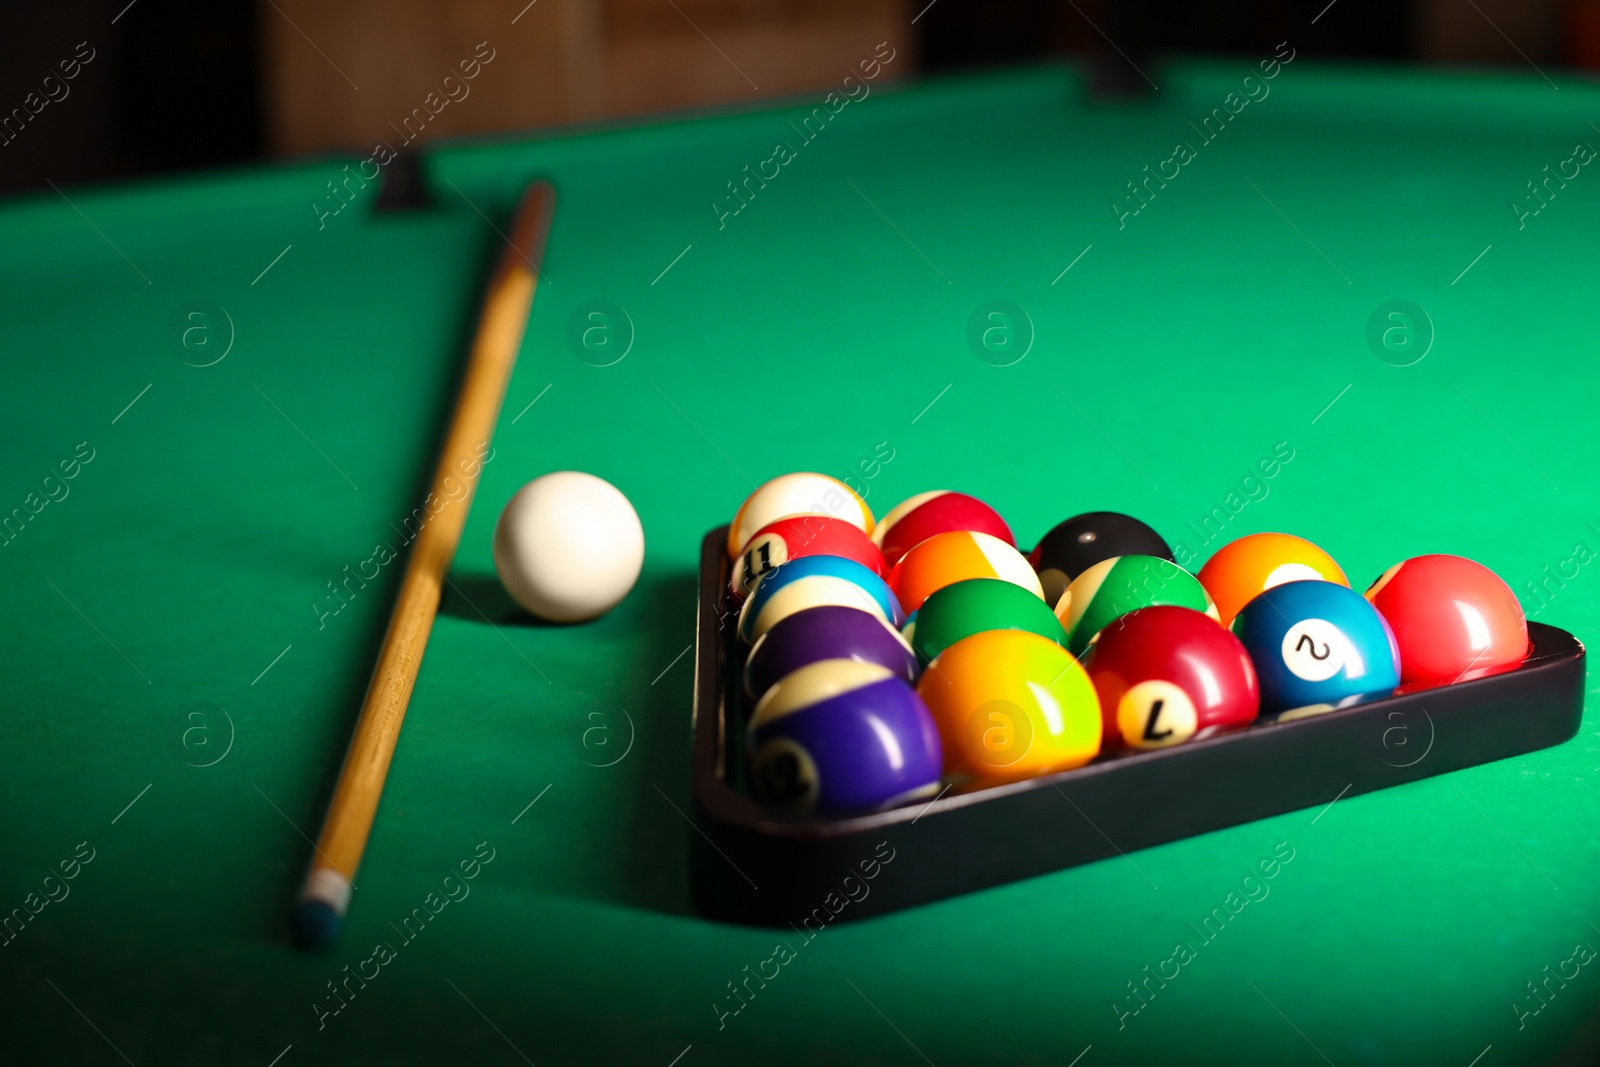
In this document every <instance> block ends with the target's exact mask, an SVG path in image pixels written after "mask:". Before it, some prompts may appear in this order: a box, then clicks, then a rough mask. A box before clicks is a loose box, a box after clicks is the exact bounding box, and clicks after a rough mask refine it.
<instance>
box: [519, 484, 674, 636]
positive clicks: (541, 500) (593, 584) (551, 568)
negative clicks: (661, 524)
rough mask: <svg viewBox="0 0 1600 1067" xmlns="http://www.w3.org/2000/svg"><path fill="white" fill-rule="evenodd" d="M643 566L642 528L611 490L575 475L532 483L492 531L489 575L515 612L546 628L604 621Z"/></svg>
mask: <svg viewBox="0 0 1600 1067" xmlns="http://www.w3.org/2000/svg"><path fill="white" fill-rule="evenodd" d="M642 566H644V527H643V526H641V525H639V514H638V512H636V511H634V510H633V505H632V504H630V503H629V502H628V498H627V497H625V496H623V495H622V493H621V491H620V490H618V489H617V487H616V486H614V485H612V484H611V483H610V482H608V481H606V480H605V479H603V478H596V477H595V476H594V475H592V474H584V473H583V472H582V471H557V472H555V473H554V474H546V475H544V476H543V477H542V478H535V479H534V480H533V481H531V482H529V483H528V484H527V485H525V486H523V487H522V488H521V489H518V490H517V493H516V495H515V496H513V497H512V498H511V500H510V501H509V502H508V503H507V504H506V507H505V510H504V511H502V512H501V513H500V519H499V521H498V522H496V523H495V527H494V569H495V570H496V571H497V572H499V575H500V582H501V584H502V585H504V586H505V587H506V592H508V593H510V594H511V599H512V600H515V601H516V602H517V603H518V604H520V605H522V607H524V608H526V609H528V610H529V611H531V612H532V613H533V614H535V615H537V616H539V617H540V618H541V619H548V620H549V621H551V622H583V621H584V620H586V619H593V618H596V617H598V616H600V615H604V614H605V613H606V612H608V611H610V610H611V609H612V608H614V607H616V605H617V604H618V603H619V602H620V601H621V600H622V598H623V597H625V596H627V595H628V591H629V590H630V589H632V588H633V583H634V582H635V581H637V580H638V578H639V569H640V568H641V567H642Z"/></svg>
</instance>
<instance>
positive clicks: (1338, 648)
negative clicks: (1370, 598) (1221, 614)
mask: <svg viewBox="0 0 1600 1067" xmlns="http://www.w3.org/2000/svg"><path fill="white" fill-rule="evenodd" d="M1232 628H1233V632H1234V635H1235V636H1237V637H1238V638H1239V640H1240V641H1242V642H1243V643H1244V647H1245V651H1247V652H1249V653H1250V661H1251V662H1252V663H1253V664H1255V668H1256V677H1257V679H1258V680H1259V681H1260V683H1261V712H1262V714H1263V715H1279V714H1281V713H1283V712H1285V711H1290V710H1293V709H1295V708H1306V707H1310V706H1312V705H1318V704H1329V705H1336V704H1338V703H1339V702H1340V701H1343V700H1345V699H1346V698H1348V697H1356V696H1363V695H1366V694H1373V693H1385V692H1388V691H1390V690H1392V689H1394V687H1395V686H1397V685H1399V684H1400V651H1399V648H1398V647H1397V646H1396V644H1395V637H1394V632H1393V631H1392V630H1390V629H1389V624H1388V623H1387V622H1385V621H1384V618H1383V616H1382V615H1379V614H1378V611H1377V609H1376V608H1374V607H1373V606H1372V605H1371V604H1369V603H1367V601H1366V600H1365V598H1363V597H1362V595H1361V594H1360V593H1357V592H1355V591H1354V590H1352V589H1347V588H1345V587H1344V586H1342V585H1335V584H1334V583H1332V582H1322V581H1300V582H1286V583H1284V584H1283V585H1279V586H1274V587H1273V588H1271V589H1268V590H1267V591H1266V592H1265V593H1262V594H1261V595H1260V596H1258V597H1256V598H1255V599H1254V600H1252V601H1250V603H1248V604H1246V605H1245V606H1244V610H1243V611H1241V612H1239V614H1238V615H1237V616H1235V618H1234V620H1233V627H1232Z"/></svg>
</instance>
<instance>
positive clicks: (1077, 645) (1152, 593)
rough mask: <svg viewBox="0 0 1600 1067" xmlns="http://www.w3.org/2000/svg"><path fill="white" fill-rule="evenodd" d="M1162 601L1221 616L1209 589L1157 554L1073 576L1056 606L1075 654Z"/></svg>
mask: <svg viewBox="0 0 1600 1067" xmlns="http://www.w3.org/2000/svg"><path fill="white" fill-rule="evenodd" d="M1161 604H1167V605H1170V606H1172V607H1178V608H1191V609H1193V610H1195V611H1201V612H1204V613H1206V614H1207V615H1210V616H1211V617H1212V618H1213V619H1215V618H1216V617H1217V609H1216V606H1215V605H1214V604H1212V603H1211V598H1210V597H1209V596H1207V595H1206V591H1205V588H1204V587H1203V586H1202V585H1201V584H1200V582H1199V581H1198V580H1197V579H1196V578H1195V576H1194V575H1192V574H1190V573H1189V572H1188V571H1186V570H1184V569H1183V568H1182V567H1180V566H1178V565H1177V564H1176V563H1173V562H1172V561H1171V560H1166V559H1161V558H1159V557H1157V556H1116V557H1114V558H1112V559H1103V560H1101V561H1100V562H1099V563H1096V564H1094V565H1092V566H1090V567H1089V569H1088V570H1085V571H1084V572H1083V573H1082V574H1080V575H1078V576H1077V577H1076V578H1074V579H1073V580H1072V584H1071V585H1069V586H1067V590H1066V592H1064V593H1062V594H1061V600H1060V601H1059V602H1057V604H1056V618H1058V619H1060V620H1061V625H1062V626H1063V627H1064V628H1065V629H1066V631H1067V648H1068V649H1070V650H1071V652H1072V654H1073V655H1075V656H1077V655H1082V654H1083V651H1084V650H1085V649H1087V648H1088V647H1089V645H1090V644H1092V643H1093V642H1094V639H1095V636H1096V635H1097V634H1099V633H1100V631H1101V630H1104V629H1105V628H1106V627H1107V626H1110V625H1111V624H1112V623H1113V622H1115V621H1116V620H1117V618H1118V617H1119V616H1122V615H1126V614H1127V613H1128V612H1130V611H1133V610H1134V609H1135V608H1151V607H1156V606H1157V605H1161Z"/></svg>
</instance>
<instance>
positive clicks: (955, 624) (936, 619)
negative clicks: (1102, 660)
mask: <svg viewBox="0 0 1600 1067" xmlns="http://www.w3.org/2000/svg"><path fill="white" fill-rule="evenodd" d="M984 630H1027V631H1028V632H1029V633H1036V634H1038V635H1039V636H1040V637H1048V638H1049V639H1050V640H1052V641H1054V642H1055V643H1056V644H1058V645H1065V644H1066V643H1067V635H1066V631H1064V630H1062V628H1061V623H1060V621H1059V620H1058V619H1057V618H1056V617H1055V613H1054V612H1052V611H1051V610H1050V608H1049V606H1048V605H1046V604H1045V602H1044V601H1042V600H1040V599H1039V598H1038V597H1036V596H1034V595H1033V593H1032V592H1030V591H1029V590H1027V589H1024V588H1022V587H1021V586H1020V585H1012V584H1011V583H1010V582H1003V581H1000V580H999V579H998V578H968V579H966V580H965V581H960V582H952V583H951V584H950V585H947V586H945V587H944V588H943V589H936V590H934V592H933V593H932V594H931V595H929V597H928V599H927V600H924V601H923V602H922V607H920V608H918V609H917V611H916V613H915V614H913V615H912V616H911V617H910V618H908V619H907V620H906V625H905V629H904V630H903V631H902V632H903V633H904V634H905V636H906V638H907V640H909V641H910V642H911V647H912V648H913V649H914V650H915V651H916V653H917V658H918V659H919V660H921V661H922V662H923V663H927V662H928V661H929V660H931V659H933V658H935V657H936V656H938V655H939V653H941V652H943V651H944V650H945V649H946V648H949V647H950V646H951V645H953V644H955V643H956V642H957V641H959V640H961V639H962V638H963V637H970V636H971V635H973V634H975V633H982V632H983V631H984Z"/></svg>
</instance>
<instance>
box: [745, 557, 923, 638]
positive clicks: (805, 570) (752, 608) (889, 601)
mask: <svg viewBox="0 0 1600 1067" xmlns="http://www.w3.org/2000/svg"><path fill="white" fill-rule="evenodd" d="M823 604H843V605H845V606H846V607H852V608H860V609H861V610H862V611H867V612H871V613H872V614H874V615H876V616H878V618H880V619H882V620H883V621H884V622H886V623H888V624H889V625H890V626H892V627H894V628H895V629H896V630H898V629H899V628H900V627H901V626H903V625H905V621H906V616H905V612H904V611H902V610H901V609H900V602H899V601H898V600H896V599H895V595H894V593H892V592H890V591H889V586H888V585H887V584H886V583H885V582H884V580H883V579H882V578H879V577H878V576H877V575H876V574H874V573H872V571H871V569H870V568H867V567H863V566H862V565H861V564H859V563H857V562H856V561H855V560H853V559H845V558H844V557H843V556H802V557H801V558H800V559H793V560H790V561H789V562H788V563H785V564H784V565H783V566H781V567H779V568H777V569H776V570H774V571H772V572H771V573H770V574H768V575H767V576H766V577H764V578H762V579H761V581H759V582H757V583H756V588H755V591H754V592H753V593H751V594H750V595H749V596H748V597H746V598H745V601H744V606H743V607H742V608H740V609H739V639H740V640H742V641H743V642H744V643H745V644H750V643H751V642H753V641H754V640H755V639H756V638H758V637H760V636H761V635H762V634H764V633H766V632H767V631H768V630H770V629H772V627H773V626H774V625H776V624H777V622H778V621H779V620H780V619H783V618H786V617H788V616H790V615H793V614H794V613H795V612H797V611H804V610H805V609H806V608H815V607H819V606H821V605H823Z"/></svg>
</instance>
